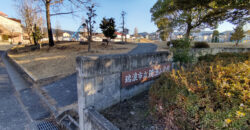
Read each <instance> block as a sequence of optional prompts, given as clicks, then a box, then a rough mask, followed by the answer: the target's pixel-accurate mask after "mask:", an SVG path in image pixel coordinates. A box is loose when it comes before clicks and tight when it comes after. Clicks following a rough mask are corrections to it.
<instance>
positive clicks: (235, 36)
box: [230, 25, 245, 46]
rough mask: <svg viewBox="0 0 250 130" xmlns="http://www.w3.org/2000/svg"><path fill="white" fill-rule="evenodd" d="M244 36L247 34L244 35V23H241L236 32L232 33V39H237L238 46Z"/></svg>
mask: <svg viewBox="0 0 250 130" xmlns="http://www.w3.org/2000/svg"><path fill="white" fill-rule="evenodd" d="M244 37H245V35H244V31H243V27H242V25H239V26H237V27H236V28H235V29H234V33H233V34H232V36H231V38H230V39H231V40H232V41H236V46H238V44H239V42H240V40H242V39H243V38H244Z"/></svg>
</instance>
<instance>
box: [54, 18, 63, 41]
mask: <svg viewBox="0 0 250 130" xmlns="http://www.w3.org/2000/svg"><path fill="white" fill-rule="evenodd" d="M62 35H63V32H62V30H61V25H60V23H59V22H56V29H55V37H56V41H59V37H61V36H62Z"/></svg>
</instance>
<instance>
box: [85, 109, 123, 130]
mask: <svg viewBox="0 0 250 130" xmlns="http://www.w3.org/2000/svg"><path fill="white" fill-rule="evenodd" d="M84 114H85V115H83V116H84V117H86V118H84V122H85V127H84V130H119V129H118V128H117V127H116V126H114V125H113V124H112V123H111V122H110V121H108V120H107V119H106V118H105V117H103V116H102V115H101V114H100V113H99V112H97V111H96V110H95V109H93V108H89V109H86V110H85V111H84Z"/></svg>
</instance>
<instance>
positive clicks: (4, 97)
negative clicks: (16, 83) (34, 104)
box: [0, 52, 29, 130]
mask: <svg viewBox="0 0 250 130" xmlns="http://www.w3.org/2000/svg"><path fill="white" fill-rule="evenodd" d="M2 53H3V52H0V54H2ZM28 124H29V118H28V116H27V115H26V114H25V111H24V109H23V107H22V106H21V105H20V103H19V102H18V99H17V98H16V96H15V90H14V88H13V86H12V85H11V82H10V79H9V76H8V73H7V71H6V69H5V66H4V64H3V62H2V58H0V130H25V129H27V125H28ZM25 127H26V128H25Z"/></svg>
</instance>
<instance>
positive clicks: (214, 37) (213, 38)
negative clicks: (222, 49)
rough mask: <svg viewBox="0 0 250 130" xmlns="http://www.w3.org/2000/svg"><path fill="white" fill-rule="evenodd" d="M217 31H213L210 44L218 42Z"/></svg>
mask: <svg viewBox="0 0 250 130" xmlns="http://www.w3.org/2000/svg"><path fill="white" fill-rule="evenodd" d="M219 34H220V33H219V31H218V30H214V31H213V36H212V42H215V43H217V42H219Z"/></svg>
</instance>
